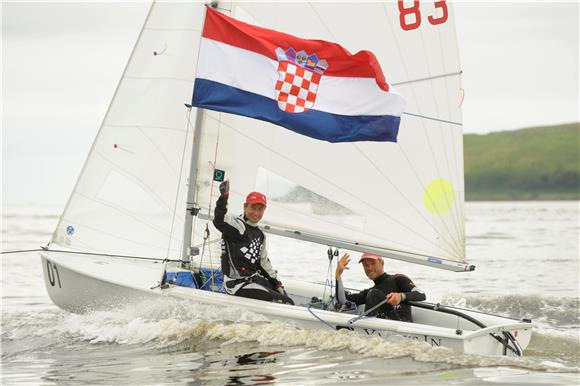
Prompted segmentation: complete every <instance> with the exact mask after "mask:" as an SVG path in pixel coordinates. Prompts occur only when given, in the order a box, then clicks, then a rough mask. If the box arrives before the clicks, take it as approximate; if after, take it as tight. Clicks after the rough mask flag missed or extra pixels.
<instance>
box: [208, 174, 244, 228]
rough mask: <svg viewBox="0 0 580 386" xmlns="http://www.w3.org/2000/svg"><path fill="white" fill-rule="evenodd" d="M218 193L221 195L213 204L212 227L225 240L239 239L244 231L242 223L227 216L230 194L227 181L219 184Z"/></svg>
mask: <svg viewBox="0 0 580 386" xmlns="http://www.w3.org/2000/svg"><path fill="white" fill-rule="evenodd" d="M220 192H221V195H220V197H219V198H218V199H217V202H216V204H215V210H214V216H213V225H214V226H215V227H216V229H217V230H218V231H220V232H221V233H222V235H224V236H225V237H227V238H236V237H240V236H241V235H243V234H244V231H245V229H246V227H245V225H244V223H243V222H242V221H240V220H238V219H236V218H235V217H232V216H230V215H228V214H227V212H228V197H229V192H230V183H229V181H224V182H222V183H221V184H220Z"/></svg>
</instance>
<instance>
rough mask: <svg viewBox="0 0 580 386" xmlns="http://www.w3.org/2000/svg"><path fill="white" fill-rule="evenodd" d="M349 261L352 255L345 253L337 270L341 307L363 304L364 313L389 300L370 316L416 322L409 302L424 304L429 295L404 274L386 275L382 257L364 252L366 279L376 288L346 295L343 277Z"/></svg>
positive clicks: (363, 261) (361, 260) (338, 296)
mask: <svg viewBox="0 0 580 386" xmlns="http://www.w3.org/2000/svg"><path fill="white" fill-rule="evenodd" d="M349 261H350V260H349V255H348V254H345V255H344V256H342V258H341V259H340V261H339V262H338V266H337V268H336V285H337V291H336V293H337V298H338V302H339V303H340V304H345V303H346V302H347V301H350V302H353V303H355V304H356V305H359V304H364V305H365V311H367V310H370V309H371V308H373V307H374V306H376V305H378V304H379V303H380V302H382V301H384V300H385V298H386V299H387V303H385V304H384V305H382V306H381V307H379V308H378V309H377V310H375V311H373V312H371V314H370V315H374V316H377V317H382V318H388V319H393V320H401V321H404V322H412V321H413V316H412V314H411V306H410V305H409V304H408V303H407V301H408V300H411V301H423V300H425V299H426V296H425V294H424V293H423V291H421V290H420V289H419V288H417V286H415V284H414V283H413V282H412V281H411V279H409V278H408V277H407V276H405V275H401V274H397V275H389V274H387V273H385V271H384V261H383V258H382V257H380V256H377V255H372V254H369V253H365V254H363V255H362V256H361V258H360V260H359V263H363V267H364V270H365V273H366V275H367V277H368V278H369V279H371V280H372V281H373V282H374V283H375V285H374V286H373V287H371V288H368V289H365V290H363V291H361V292H358V293H355V294H345V291H344V286H343V284H342V279H341V275H342V272H343V271H344V269H345V268H346V266H347V265H348V262H349Z"/></svg>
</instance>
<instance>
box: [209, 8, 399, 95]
mask: <svg viewBox="0 0 580 386" xmlns="http://www.w3.org/2000/svg"><path fill="white" fill-rule="evenodd" d="M206 10H207V12H206V16H205V25H204V28H203V34H202V35H203V37H205V38H207V39H212V40H216V41H219V42H222V43H225V44H229V45H231V46H234V47H238V48H242V49H245V50H248V51H253V52H255V53H258V54H261V55H264V56H266V57H268V58H270V59H272V60H277V57H276V48H278V47H280V48H282V49H284V50H287V49H289V48H293V49H294V50H296V52H300V51H302V50H304V51H306V53H307V54H308V55H312V54H316V56H317V57H318V59H319V60H321V59H324V60H326V61H327V62H328V69H327V70H326V71H325V72H324V75H329V76H342V77H353V78H375V80H376V82H377V85H378V86H379V87H380V88H381V89H382V90H384V91H389V86H388V84H387V82H386V80H385V76H384V75H383V70H382V69H381V66H380V64H379V62H378V61H377V58H376V57H375V55H374V54H373V53H372V52H370V51H359V52H357V53H356V54H354V55H352V54H351V53H350V52H348V51H347V50H346V49H344V48H343V47H341V46H340V45H338V44H336V43H332V42H327V41H324V40H308V39H301V38H299V37H296V36H292V35H288V34H285V33H283V32H278V31H274V30H271V29H267V28H261V27H257V26H255V25H251V24H247V23H244V22H241V21H239V20H236V19H233V18H231V17H229V16H226V15H224V14H222V13H220V12H217V11H215V10H213V9H212V8H211V7H206Z"/></svg>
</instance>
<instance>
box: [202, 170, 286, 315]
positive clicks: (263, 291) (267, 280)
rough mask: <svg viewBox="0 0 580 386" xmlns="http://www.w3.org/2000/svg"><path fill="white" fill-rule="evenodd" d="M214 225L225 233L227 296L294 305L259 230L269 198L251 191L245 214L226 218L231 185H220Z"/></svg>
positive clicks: (264, 236)
mask: <svg viewBox="0 0 580 386" xmlns="http://www.w3.org/2000/svg"><path fill="white" fill-rule="evenodd" d="M220 191H221V196H220V197H219V198H218V200H217V203H216V207H215V212H214V219H213V224H214V225H215V227H216V228H217V229H218V230H219V231H220V232H221V233H222V255H221V265H222V272H223V274H224V287H225V290H226V292H227V293H228V294H230V295H236V296H242V297H247V298H253V299H260V300H268V301H279V302H283V303H289V304H294V302H293V301H292V299H290V298H289V297H288V296H287V294H286V291H285V290H284V287H283V286H282V283H281V282H280V281H279V280H278V279H277V274H276V271H275V270H274V269H273V268H272V264H271V263H270V259H269V258H268V251H267V249H266V235H265V234H264V233H263V232H262V230H261V229H260V228H258V222H259V221H260V220H261V219H262V216H263V214H264V211H265V209H266V196H264V195H263V194H262V193H258V192H252V193H250V194H248V196H247V197H246V202H245V203H244V214H243V215H240V216H238V217H232V216H229V215H227V211H228V209H227V203H228V197H229V183H228V181H225V182H223V183H222V184H221V185H220Z"/></svg>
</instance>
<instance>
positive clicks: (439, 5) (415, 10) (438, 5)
mask: <svg viewBox="0 0 580 386" xmlns="http://www.w3.org/2000/svg"><path fill="white" fill-rule="evenodd" d="M419 5H420V3H419V1H418V0H414V1H413V5H412V6H410V7H405V3H404V1H403V0H399V1H398V6H399V22H400V24H401V28H402V29H403V30H405V31H412V30H414V29H417V28H419V26H420V25H421V11H420V10H419ZM437 9H441V12H442V15H441V16H440V17H434V16H433V15H430V16H429V17H428V18H427V20H429V23H431V25H438V24H443V23H445V22H446V21H447V18H448V17H449V12H448V10H447V3H446V1H445V0H440V1H436V2H435V10H437ZM411 15H412V17H411ZM407 16H409V18H408V17H407ZM408 19H412V20H413V21H412V22H409V23H408V22H407V20H408Z"/></svg>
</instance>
